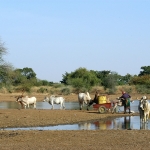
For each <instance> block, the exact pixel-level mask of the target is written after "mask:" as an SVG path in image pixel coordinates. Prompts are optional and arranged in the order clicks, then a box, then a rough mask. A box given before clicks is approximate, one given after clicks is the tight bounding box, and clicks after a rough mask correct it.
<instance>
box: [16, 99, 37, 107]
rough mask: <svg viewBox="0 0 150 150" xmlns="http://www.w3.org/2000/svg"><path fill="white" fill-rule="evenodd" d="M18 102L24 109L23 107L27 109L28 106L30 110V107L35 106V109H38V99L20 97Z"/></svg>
mask: <svg viewBox="0 0 150 150" xmlns="http://www.w3.org/2000/svg"><path fill="white" fill-rule="evenodd" d="M16 101H17V102H19V103H20V104H21V105H22V108H23V105H24V107H25V109H26V107H27V106H28V108H29V105H30V104H31V105H34V108H36V97H30V98H29V97H28V96H25V97H24V96H18V97H17V100H16Z"/></svg>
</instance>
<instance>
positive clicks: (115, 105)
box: [111, 103, 117, 114]
mask: <svg viewBox="0 0 150 150" xmlns="http://www.w3.org/2000/svg"><path fill="white" fill-rule="evenodd" d="M116 107H117V103H115V104H114V106H113V109H112V112H111V113H112V114H113V113H114V111H115V109H116Z"/></svg>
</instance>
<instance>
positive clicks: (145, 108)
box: [138, 96, 150, 123]
mask: <svg viewBox="0 0 150 150" xmlns="http://www.w3.org/2000/svg"><path fill="white" fill-rule="evenodd" d="M138 109H139V113H140V121H141V122H145V123H146V122H147V123H148V118H149V113H150V103H149V102H148V100H147V98H146V96H143V97H142V98H141V99H140V101H139V106H138Z"/></svg>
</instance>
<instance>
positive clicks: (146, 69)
mask: <svg viewBox="0 0 150 150" xmlns="http://www.w3.org/2000/svg"><path fill="white" fill-rule="evenodd" d="M141 69H142V70H143V71H140V73H139V76H143V75H150V66H143V67H141Z"/></svg>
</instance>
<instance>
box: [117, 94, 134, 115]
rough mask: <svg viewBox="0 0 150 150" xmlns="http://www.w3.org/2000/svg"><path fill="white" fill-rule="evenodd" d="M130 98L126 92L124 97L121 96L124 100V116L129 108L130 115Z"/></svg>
mask: <svg viewBox="0 0 150 150" xmlns="http://www.w3.org/2000/svg"><path fill="white" fill-rule="evenodd" d="M130 98H131V96H130V95H129V94H128V93H126V92H125V91H123V92H122V96H120V99H123V101H122V103H123V106H124V114H125V113H126V109H127V108H129V113H130Z"/></svg>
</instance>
